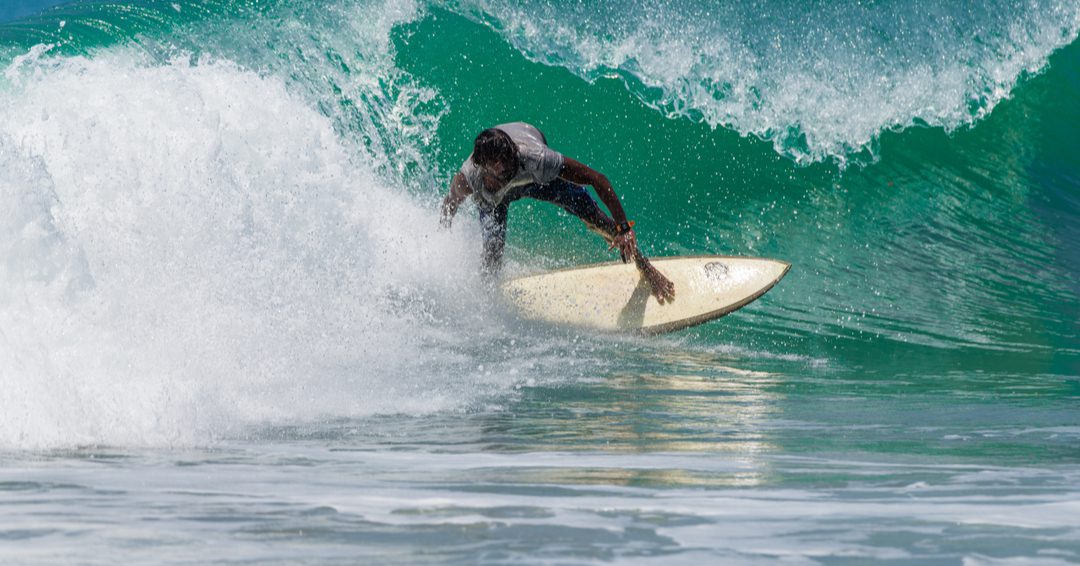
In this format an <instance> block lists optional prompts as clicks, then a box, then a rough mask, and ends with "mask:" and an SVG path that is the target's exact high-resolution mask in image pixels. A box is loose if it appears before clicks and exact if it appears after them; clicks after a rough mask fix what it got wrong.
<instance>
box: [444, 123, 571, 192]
mask: <svg viewBox="0 0 1080 566" xmlns="http://www.w3.org/2000/svg"><path fill="white" fill-rule="evenodd" d="M495 128H496V129H498V130H501V131H503V132H505V133H506V135H508V136H510V139H511V140H513V142H514V143H515V144H516V145H517V149H518V157H519V158H520V164H519V165H518V170H517V173H515V174H514V176H513V178H511V179H510V182H508V183H506V184H505V185H503V186H502V187H500V188H499V189H498V190H496V191H489V190H487V188H485V187H484V181H483V179H481V176H482V175H481V171H480V167H479V166H477V165H476V164H475V163H473V156H472V154H471V153H470V154H469V158H468V159H466V160H465V163H463V164H462V165H461V174H462V175H464V176H465V181H466V182H468V183H469V188H471V189H472V190H473V193H474V194H475V195H476V196H477V198H479V199H480V200H482V201H484V202H485V203H487V204H488V205H491V206H497V205H499V204H500V203H502V201H503V199H504V198H506V193H508V192H509V191H510V189H513V188H515V187H520V186H522V185H529V184H533V183H535V184H537V185H545V184H547V183H550V182H552V181H554V180H555V179H557V178H558V177H559V172H560V171H562V166H563V156H562V154H561V153H559V152H557V151H555V150H553V149H551V148H550V147H548V146H547V140H546V139H545V138H544V134H542V133H541V132H540V130H538V129H536V128H535V127H534V126H531V125H529V124H526V123H525V122H512V123H510V124H500V125H498V126H495Z"/></svg>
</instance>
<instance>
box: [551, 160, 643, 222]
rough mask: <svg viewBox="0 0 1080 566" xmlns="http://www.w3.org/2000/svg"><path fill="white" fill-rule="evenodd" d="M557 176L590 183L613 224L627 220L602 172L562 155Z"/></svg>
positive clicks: (580, 182)
mask: <svg viewBox="0 0 1080 566" xmlns="http://www.w3.org/2000/svg"><path fill="white" fill-rule="evenodd" d="M559 177H562V178H563V179H566V180H567V181H570V182H571V183H577V184H579V185H592V188H593V189H595V190H596V196H598V197H600V201H601V202H603V203H604V206H606V207H607V209H608V211H609V212H611V218H612V219H613V220H615V224H616V225H622V224H623V223H625V222H626V221H627V220H626V211H624V210H623V207H622V203H621V202H619V196H618V195H616V194H615V189H613V188H612V187H611V182H610V181H608V178H607V177H605V176H604V174H603V173H601V172H599V171H597V170H596V169H593V168H592V167H589V166H588V165H585V164H584V163H582V162H580V161H578V160H576V159H571V158H569V157H566V156H563V166H562V170H561V171H560V172H559Z"/></svg>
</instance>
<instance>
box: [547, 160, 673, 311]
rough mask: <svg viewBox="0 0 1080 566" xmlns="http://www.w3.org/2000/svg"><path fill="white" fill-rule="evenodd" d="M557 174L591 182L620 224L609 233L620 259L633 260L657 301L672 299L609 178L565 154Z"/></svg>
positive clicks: (670, 287)
mask: <svg viewBox="0 0 1080 566" xmlns="http://www.w3.org/2000/svg"><path fill="white" fill-rule="evenodd" d="M559 177H562V178H563V179H566V180H567V181H570V182H571V183H577V184H579V185H592V187H593V189H595V190H596V196H598V197H600V200H601V201H603V203H604V206H607V209H608V211H610V212H611V216H612V219H613V220H614V221H615V225H616V226H619V227H622V228H623V230H621V231H618V229H617V232H616V233H615V234H613V235H612V239H611V247H612V248H616V247H617V248H619V251H620V252H622V256H623V261H628V259H633V260H634V264H635V265H637V268H638V270H639V271H641V273H642V275H644V276H645V279H646V280H647V281H648V282H649V285H650V286H651V287H652V291H653V295H655V296H656V299H657V301H658V302H659V303H660V304H664V303H666V302H670V301H672V300H674V299H675V285H674V284H672V282H671V280H669V279H668V278H667V277H664V275H663V274H662V273H660V271H658V270H657V269H656V268H655V267H653V265H652V262H650V261H649V260H648V258H646V257H645V256H644V254H642V253H641V250H640V249H638V245H637V236H636V235H635V234H634V230H633V229H632V228H630V226H631V225H630V224H629V222H628V221H627V219H626V211H624V210H623V207H622V203H620V202H619V196H618V195H616V194H615V189H613V188H612V187H611V182H610V181H608V179H607V177H605V176H604V174H603V173H601V172H599V171H597V170H595V169H593V168H592V167H589V166H588V165H585V164H584V163H582V162H580V161H577V160H575V159H571V158H569V157H565V156H564V157H563V167H562V171H560V173H559Z"/></svg>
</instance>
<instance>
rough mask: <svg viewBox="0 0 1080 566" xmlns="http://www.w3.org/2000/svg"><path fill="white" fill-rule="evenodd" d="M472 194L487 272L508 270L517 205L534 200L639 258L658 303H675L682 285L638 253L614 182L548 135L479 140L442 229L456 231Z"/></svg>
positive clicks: (445, 209) (501, 133)
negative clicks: (511, 217) (510, 220)
mask: <svg viewBox="0 0 1080 566" xmlns="http://www.w3.org/2000/svg"><path fill="white" fill-rule="evenodd" d="M583 185H592V187H593V189H594V190H595V191H596V194H597V196H599V197H600V200H601V201H603V203H604V205H605V206H607V209H608V210H609V211H610V212H611V216H608V215H607V214H605V213H604V212H603V211H602V210H600V207H599V206H598V205H597V204H596V201H595V200H593V198H592V197H591V196H590V195H589V193H588V191H586V190H585V187H584V186H583ZM470 196H472V197H473V199H474V201H475V202H476V207H477V209H478V210H479V213H480V226H481V229H482V231H483V238H484V269H485V271H486V272H487V273H489V274H494V273H496V272H498V270H499V267H500V265H501V264H502V254H503V248H504V247H505V244H506V224H507V214H508V211H509V206H510V203H512V202H514V201H515V200H518V199H520V198H523V197H529V198H533V199H537V200H542V201H547V202H550V203H553V204H555V205H558V206H559V207H561V208H562V209H563V210H566V211H567V212H569V213H570V214H573V215H574V216H577V217H578V218H580V219H581V220H582V221H583V222H585V225H586V226H588V227H589V229H590V230H592V231H594V232H596V233H598V234H600V235H601V236H602V237H603V238H604V239H605V240H607V241H608V243H609V246H608V249H616V248H617V249H618V250H619V252H620V254H621V255H622V259H623V261H624V262H628V261H630V260H631V259H632V260H633V261H634V263H635V264H636V265H637V267H638V270H639V271H640V272H641V274H642V276H643V277H644V278H645V280H646V281H647V282H648V283H649V286H650V287H651V289H652V294H653V296H655V297H656V300H657V301H658V302H660V303H661V304H663V303H665V302H669V301H671V300H673V299H674V298H675V286H674V285H673V284H672V283H671V281H670V280H669V279H668V278H667V277H665V276H664V275H663V274H662V273H660V272H659V271H658V270H657V269H656V268H655V267H653V265H652V263H650V262H649V260H648V259H647V258H645V256H643V255H642V254H641V251H640V250H639V249H638V245H637V236H636V235H635V234H634V229H633V223H632V222H630V221H629V220H627V218H626V213H625V212H624V211H623V208H622V204H620V203H619V197H618V195H616V194H615V190H614V189H612V187H611V183H610V182H608V179H607V177H605V176H604V175H603V174H602V173H600V172H598V171H596V170H595V169H592V168H591V167H589V166H587V165H585V164H583V163H581V162H579V161H577V160H574V159H571V158H569V157H566V156H564V155H562V154H561V153H559V152H557V151H555V150H553V149H551V148H549V147H548V145H547V139H546V138H545V137H544V134H543V133H541V132H540V130H538V129H536V128H535V127H534V126H531V125H529V124H526V123H524V122H513V123H509V124H502V125H499V126H495V127H494V128H488V129H486V130H484V131H482V132H480V135H478V136H476V140H475V141H474V143H473V152H472V153H471V154H470V155H469V158H468V159H466V160H465V163H464V164H462V166H461V169H460V170H459V171H458V172H457V174H455V175H454V178H453V179H452V180H451V181H450V192H449V194H447V195H446V198H445V199H444V200H443V203H442V219H441V223H442V225H443V227H446V228H449V227H450V224H451V222H452V221H453V218H454V215H455V214H457V210H458V207H459V206H461V203H462V202H464V201H465V199H466V198H468V197H470ZM613 217H614V218H613Z"/></svg>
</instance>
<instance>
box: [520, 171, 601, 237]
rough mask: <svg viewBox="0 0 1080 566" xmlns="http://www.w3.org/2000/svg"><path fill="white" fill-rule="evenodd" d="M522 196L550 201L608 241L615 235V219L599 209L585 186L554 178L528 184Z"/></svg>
mask: <svg viewBox="0 0 1080 566" xmlns="http://www.w3.org/2000/svg"><path fill="white" fill-rule="evenodd" d="M523 196H527V197H529V198H534V199H537V200H542V201H545V202H550V203H552V204H555V205H557V206H558V207H559V208H562V209H563V210H565V211H567V212H569V213H570V214H573V215H574V216H577V217H578V218H580V219H581V221H582V222H584V223H585V225H586V226H588V228H589V230H592V231H593V232H596V233H597V234H599V235H600V236H601V237H603V238H604V239H605V240H607V241H608V242H610V241H611V240H612V238H614V237H615V231H616V228H617V227H616V226H615V221H614V220H612V219H611V217H610V216H608V215H607V214H604V211H603V210H600V206H599V205H598V204H596V201H595V200H593V198H592V196H591V195H589V191H587V190H586V189H585V187H583V186H581V185H578V184H575V183H571V182H570V181H567V180H565V179H556V180H554V181H552V182H550V183H548V184H546V185H530V186H529V187H528V188H527V189H526V190H525V192H524V195H523Z"/></svg>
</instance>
